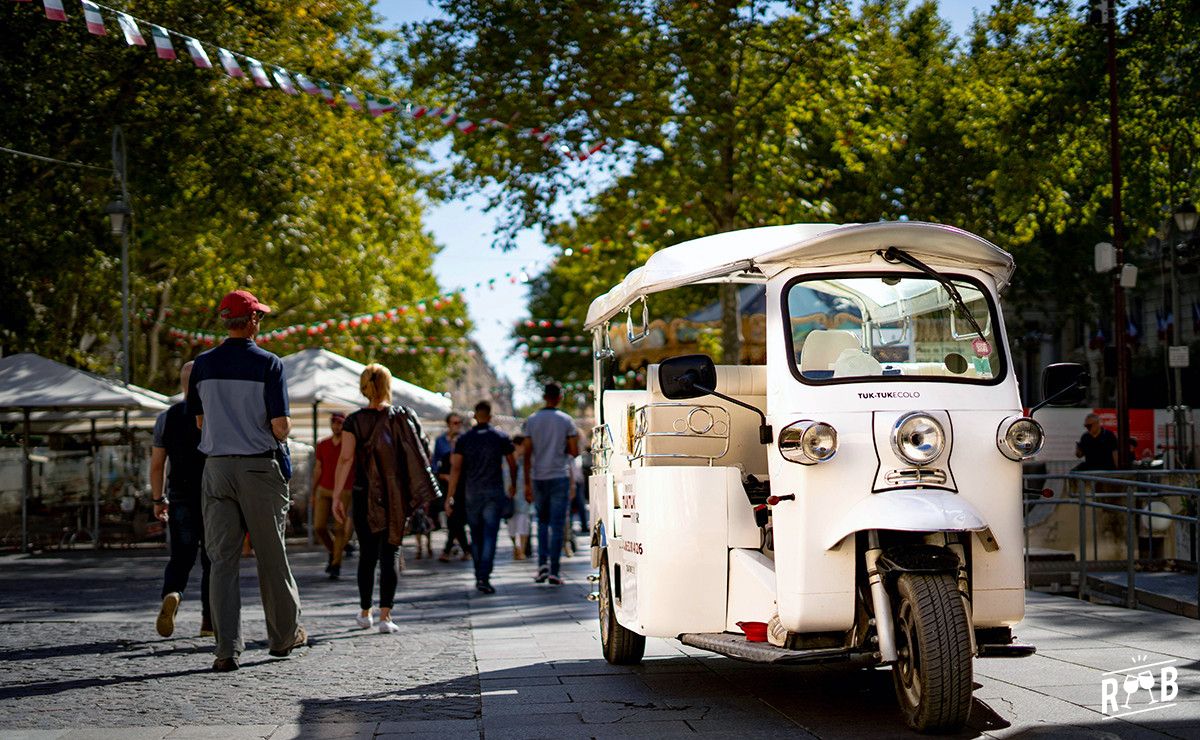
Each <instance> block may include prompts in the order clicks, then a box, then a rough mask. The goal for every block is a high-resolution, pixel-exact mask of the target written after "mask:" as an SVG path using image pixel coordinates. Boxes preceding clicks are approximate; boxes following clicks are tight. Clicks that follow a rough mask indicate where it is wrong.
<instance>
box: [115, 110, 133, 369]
mask: <svg viewBox="0 0 1200 740" xmlns="http://www.w3.org/2000/svg"><path fill="white" fill-rule="evenodd" d="M112 160H113V172H114V173H115V175H116V178H117V184H118V185H119V186H120V188H121V200H122V202H124V203H126V204H128V203H129V188H128V187H127V185H126V183H125V135H124V134H122V133H121V127H120V126H113V135H112ZM132 220H133V214H132V213H130V214H129V217H128V218H127V219H126V221H125V228H123V229H122V230H121V380H122V381H123V382H124V383H125V385H129V382H130V377H131V373H130V356H129V227H130V221H132Z"/></svg>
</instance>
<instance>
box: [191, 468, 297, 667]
mask: <svg viewBox="0 0 1200 740" xmlns="http://www.w3.org/2000/svg"><path fill="white" fill-rule="evenodd" d="M202 490H203V496H202V498H201V501H202V503H203V507H204V546H205V549H206V550H207V551H208V558H209V560H211V561H212V570H211V573H210V575H209V602H210V607H211V609H212V623H213V630H214V632H216V637H217V652H216V656H217V657H218V658H230V657H237V656H238V655H241V652H242V649H243V648H244V647H245V643H244V642H243V641H242V592H241V586H240V584H239V574H240V570H241V557H242V539H243V537H244V536H245V534H246V533H247V532H249V533H250V544H251V545H252V546H253V547H254V555H255V558H256V560H257V563H258V587H259V592H260V593H261V594H262V604H263V611H264V612H266V615H267V638H268V640H269V643H270V648H271V649H272V650H279V649H284V648H287V647H288V646H290V645H291V644H292V643H293V642H295V640H296V630H297V629H298V627H299V621H300V592H299V591H298V590H297V589H296V581H295V579H293V578H292V569H291V566H289V565H288V559H287V547H286V545H285V544H284V540H283V532H284V527H285V526H286V525H287V511H288V507H289V505H290V503H291V500H290V497H289V495H288V486H287V481H285V480H284V479H283V474H282V473H281V472H280V471H279V465H278V463H276V462H275V461H274V460H272V459H270V458H260V457H210V458H208V460H207V462H206V463H205V465H204V479H203V485H202Z"/></svg>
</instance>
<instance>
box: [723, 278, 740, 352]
mask: <svg viewBox="0 0 1200 740" xmlns="http://www.w3.org/2000/svg"><path fill="white" fill-rule="evenodd" d="M741 287H742V286H740V285H738V284H736V283H726V284H724V285H722V286H721V363H722V364H725V365H740V364H742V310H741V309H742V307H741V301H740V300H739V297H738V293H739V290H738V289H739V288H741Z"/></svg>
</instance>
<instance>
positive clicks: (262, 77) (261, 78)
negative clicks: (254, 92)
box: [246, 57, 271, 87]
mask: <svg viewBox="0 0 1200 740" xmlns="http://www.w3.org/2000/svg"><path fill="white" fill-rule="evenodd" d="M246 61H247V62H249V63H250V78H251V79H252V80H254V84H255V85H258V86H259V87H270V86H271V80H270V79H268V78H267V71H266V70H265V69H263V66H262V62H260V61H258V60H257V59H253V58H251V57H246Z"/></svg>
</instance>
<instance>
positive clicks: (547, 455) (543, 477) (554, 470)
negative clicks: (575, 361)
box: [525, 383, 579, 586]
mask: <svg viewBox="0 0 1200 740" xmlns="http://www.w3.org/2000/svg"><path fill="white" fill-rule="evenodd" d="M542 399H543V400H544V401H545V402H546V405H545V407H543V408H541V409H539V410H538V411H537V412H535V413H534V414H533V415H532V416H530V417H529V418H528V419H526V420H525V434H526V436H528V437H529V446H528V447H527V448H526V449H525V490H526V492H527V494H528V492H529V491H532V492H533V502H534V507H535V508H536V510H537V518H538V570H537V575H536V576H534V579H533V580H534V582H535V583H545V582H547V581H549V582H550V583H551V585H554V586H561V585H562V583H563V580H562V576H561V575H559V561H560V560H561V558H562V549H563V539H564V538H565V530H566V527H567V506H568V503H569V497H570V490H571V470H570V461H571V458H573V457H575V456H576V455H578V454H579V431H578V430H577V429H576V428H575V421H574V420H573V419H571V417H570V416H567V415H566V414H565V413H563V412H562V411H560V410H559V408H558V404H559V403H560V402H561V401H562V387H561V386H559V385H558V383H547V384H546V387H545V390H544V392H543V393H542Z"/></svg>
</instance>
